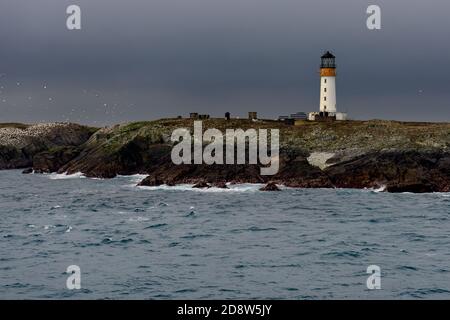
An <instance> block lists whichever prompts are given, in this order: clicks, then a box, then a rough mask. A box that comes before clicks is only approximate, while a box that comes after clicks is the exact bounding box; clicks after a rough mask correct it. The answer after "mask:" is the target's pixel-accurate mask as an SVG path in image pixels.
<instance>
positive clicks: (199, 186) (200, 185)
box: [192, 181, 211, 189]
mask: <svg viewBox="0 0 450 320" xmlns="http://www.w3.org/2000/svg"><path fill="white" fill-rule="evenodd" d="M192 188H197V189H205V188H211V185H210V184H209V183H207V182H206V181H200V182H198V183H196V184H195V185H194V186H193V187H192Z"/></svg>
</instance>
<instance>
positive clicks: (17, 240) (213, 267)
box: [0, 170, 450, 299]
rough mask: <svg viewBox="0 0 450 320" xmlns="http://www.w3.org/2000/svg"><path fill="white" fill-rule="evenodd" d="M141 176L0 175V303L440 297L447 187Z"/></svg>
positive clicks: (446, 273) (445, 264)
mask: <svg viewBox="0 0 450 320" xmlns="http://www.w3.org/2000/svg"><path fill="white" fill-rule="evenodd" d="M144 177H145V176H139V175H136V176H119V177H117V178H114V179H109V180H103V179H91V178H86V177H84V176H83V175H81V174H75V175H63V174H44V175H41V174H30V175H24V174H21V171H19V170H8V171H0V240H1V242H0V299H449V298H450V194H449V193H430V194H411V193H401V194H390V193H385V192H380V190H352V189H290V188H282V190H281V191H280V192H263V191H259V188H260V187H261V185H256V184H242V185H230V186H229V188H230V189H216V188H210V189H204V190H201V189H192V188H191V187H192V186H191V185H179V186H175V187H168V186H160V187H138V186H136V185H137V183H138V182H139V181H140V180H141V179H143V178H144ZM70 266H76V267H77V268H79V272H78V273H77V275H76V276H77V277H78V278H77V279H78V280H79V284H80V287H79V289H76V288H75V289H74V288H73V283H74V282H71V281H72V280H73V276H74V274H72V273H71V272H67V271H68V269H69V271H70V270H73V269H70V268H71V267H70ZM374 266H375V269H376V270H379V272H378V271H376V273H375V274H372V272H373V270H375V269H373V268H374ZM72 268H73V267H72ZM375 276H376V279H375V280H374V277H375ZM71 277H72V278H71ZM69 280H70V281H69ZM368 282H369V284H368ZM374 283H375V284H376V285H375V286H374V285H373V284H374ZM70 284H72V286H71V285H70ZM370 284H372V285H370Z"/></svg>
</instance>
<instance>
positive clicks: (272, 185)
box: [259, 182, 281, 191]
mask: <svg viewBox="0 0 450 320" xmlns="http://www.w3.org/2000/svg"><path fill="white" fill-rule="evenodd" d="M259 190H260V191H281V190H280V188H278V186H277V185H276V183H275V182H269V183H268V184H267V185H265V186H264V187H262V188H261V189H259Z"/></svg>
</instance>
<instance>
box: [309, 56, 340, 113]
mask: <svg viewBox="0 0 450 320" xmlns="http://www.w3.org/2000/svg"><path fill="white" fill-rule="evenodd" d="M346 119H347V114H346V113H342V112H337V108H336V57H335V56H334V55H333V54H332V53H331V52H330V51H327V52H325V54H324V55H323V56H322V57H321V63H320V109H319V112H311V113H310V114H309V120H346Z"/></svg>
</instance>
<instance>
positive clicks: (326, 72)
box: [320, 68, 336, 77]
mask: <svg viewBox="0 0 450 320" xmlns="http://www.w3.org/2000/svg"><path fill="white" fill-rule="evenodd" d="M320 76H321V77H336V69H334V68H321V69H320Z"/></svg>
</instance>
